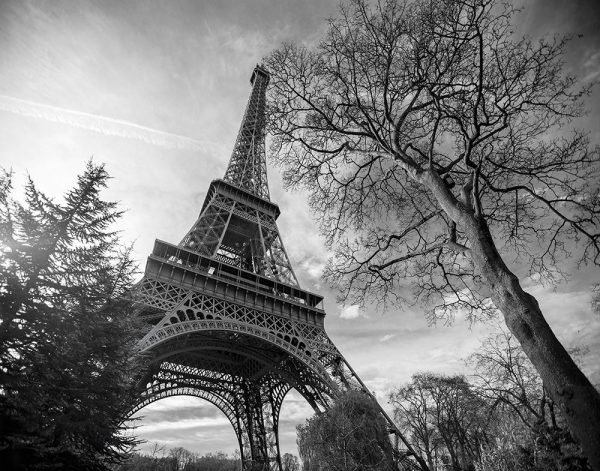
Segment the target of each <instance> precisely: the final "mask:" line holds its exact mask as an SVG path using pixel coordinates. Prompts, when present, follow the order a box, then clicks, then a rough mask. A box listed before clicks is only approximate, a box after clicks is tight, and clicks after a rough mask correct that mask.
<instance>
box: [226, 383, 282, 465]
mask: <svg viewBox="0 0 600 471" xmlns="http://www.w3.org/2000/svg"><path fill="white" fill-rule="evenodd" d="M289 389H290V386H289V385H288V384H286V383H284V382H282V381H279V380H276V379H273V378H271V377H263V378H261V381H260V382H249V381H245V382H244V384H243V386H242V390H243V401H244V403H243V407H242V411H241V412H242V414H243V418H244V422H245V425H246V426H245V427H244V428H243V429H242V428H240V430H246V431H247V435H248V436H247V438H246V437H241V438H240V437H239V438H238V440H239V441H240V442H241V443H242V442H243V443H248V444H249V448H250V449H249V450H248V451H249V452H248V451H246V450H242V456H243V458H242V463H243V470H244V471H281V469H282V467H281V452H280V447H279V433H278V432H279V430H278V425H279V412H280V410H281V404H282V403H283V398H284V397H285V394H286V393H287V392H288V391H289Z"/></svg>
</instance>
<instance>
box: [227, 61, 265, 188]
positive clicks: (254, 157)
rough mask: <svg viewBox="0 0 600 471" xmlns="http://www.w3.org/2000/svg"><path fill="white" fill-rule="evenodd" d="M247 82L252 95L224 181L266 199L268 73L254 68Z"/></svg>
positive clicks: (259, 68) (257, 67) (258, 67)
mask: <svg viewBox="0 0 600 471" xmlns="http://www.w3.org/2000/svg"><path fill="white" fill-rule="evenodd" d="M250 83H251V84H252V93H251V94H250V99H249V100H248V105H247V106H246V111H245V113H244V118H243V119H242V125H241V126H240V130H239V132H238V136H237V139H236V141H235V146H234V148H233V153H232V154H231V159H230V160H229V165H228V166H227V171H226V172H225V177H224V178H223V180H225V181H226V182H229V183H231V184H233V185H235V186H238V187H240V188H243V189H244V190H246V191H249V192H250V193H253V194H255V195H257V196H260V197H261V198H264V199H267V200H268V199H269V185H268V183H267V163H266V156H265V121H266V92H267V84H268V83H269V73H268V72H267V70H266V69H264V68H263V67H261V66H260V65H257V66H256V67H255V68H254V71H253V72H252V76H251V78H250Z"/></svg>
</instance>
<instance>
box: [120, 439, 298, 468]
mask: <svg viewBox="0 0 600 471" xmlns="http://www.w3.org/2000/svg"><path fill="white" fill-rule="evenodd" d="M158 455H160V456H158ZM281 458H282V467H283V469H282V471H299V470H300V463H299V461H298V457H297V456H294V455H292V454H291V453H285V454H284V455H283V456H282V457H281ZM241 470H242V461H241V459H240V455H239V452H238V451H237V450H236V452H235V453H234V454H233V456H231V457H230V456H229V455H227V454H226V453H223V452H216V453H208V454H206V455H200V454H199V453H194V452H191V451H189V450H186V449H185V448H182V447H177V448H171V449H169V450H168V451H165V449H164V447H160V446H158V445H155V446H154V448H153V450H152V451H151V453H150V454H149V455H144V454H140V453H133V454H132V455H131V456H130V457H129V459H128V460H127V461H126V462H125V463H122V464H121V465H119V466H118V467H115V471H241Z"/></svg>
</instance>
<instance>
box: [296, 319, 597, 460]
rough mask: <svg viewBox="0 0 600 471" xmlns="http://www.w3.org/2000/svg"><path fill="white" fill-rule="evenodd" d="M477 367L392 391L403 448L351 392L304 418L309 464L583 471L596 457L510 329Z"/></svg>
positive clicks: (486, 346)
mask: <svg viewBox="0 0 600 471" xmlns="http://www.w3.org/2000/svg"><path fill="white" fill-rule="evenodd" d="M467 363H468V364H469V365H470V366H471V367H472V368H473V371H474V374H473V375H472V376H471V377H469V378H467V377H465V376H461V375H456V376H445V375H439V374H433V373H420V374H416V375H414V376H413V377H412V381H411V382H410V383H408V384H406V385H404V386H402V387H400V388H398V389H396V390H395V391H393V392H392V393H391V394H390V395H389V401H390V403H391V404H392V405H393V411H394V421H395V424H396V425H397V427H398V431H399V436H398V440H397V446H396V447H395V450H392V447H391V445H390V441H389V438H388V432H389V430H388V429H387V427H386V424H385V422H384V420H383V417H382V416H381V414H380V413H379V412H378V409H377V406H376V404H374V402H372V400H371V399H370V397H369V396H367V395H366V394H364V393H362V392H358V391H352V392H349V393H346V394H345V395H343V396H342V397H341V398H340V399H339V400H338V401H337V402H336V404H335V405H334V406H333V407H332V408H331V409H330V410H329V411H327V412H324V413H322V414H320V415H317V416H315V417H313V418H311V419H309V420H308V421H307V422H306V424H304V425H300V426H299V427H298V447H299V452H300V456H301V458H302V460H303V470H304V471H325V470H335V471H358V470H381V471H383V470H386V471H387V470H399V469H401V470H418V471H442V470H453V471H566V470H572V471H583V470H590V469H591V468H590V467H589V465H588V464H587V459H586V458H585V457H584V456H583V455H582V452H581V449H580V447H579V446H578V445H577V444H576V443H575V441H574V440H573V438H572V436H571V434H570V433H569V431H568V429H567V427H566V424H565V420H564V417H563V416H562V414H561V413H560V412H559V410H558V408H557V407H556V406H555V404H554V402H553V401H552V399H551V398H550V397H549V396H548V394H547V392H546V391H545V389H544V387H543V384H542V382H541V380H540V378H539V376H538V375H537V373H536V372H535V369H534V368H533V366H532V365H531V363H530V362H529V360H528V359H527V357H526V356H525V354H524V352H523V350H522V349H521V348H520V346H519V345H518V343H517V342H516V341H515V339H514V338H513V337H512V335H511V334H509V333H508V332H506V331H500V332H499V333H496V334H494V335H491V336H490V337H488V338H486V339H485V340H484V341H483V342H482V345H481V347H480V348H479V349H478V351H477V352H476V353H474V354H473V355H471V356H470V357H469V358H468V359H467Z"/></svg>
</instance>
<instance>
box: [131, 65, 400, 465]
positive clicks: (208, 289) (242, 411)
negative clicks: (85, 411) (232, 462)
mask: <svg viewBox="0 0 600 471" xmlns="http://www.w3.org/2000/svg"><path fill="white" fill-rule="evenodd" d="M268 82H269V74H268V72H267V71H266V70H265V69H264V68H262V67H260V66H257V67H256V68H255V69H254V71H253V73H252V77H251V80H250V83H251V85H252V92H251V95H250V99H249V101H248V105H247V107H246V111H245V114H244V118H243V120H242V125H241V127H240V130H239V133H238V136H237V139H236V142H235V146H234V149H233V153H232V155H231V159H230V161H229V165H228V167H227V171H226V172H225V176H224V178H223V179H218V180H214V181H212V182H211V184H210V186H209V189H208V192H207V195H206V199H205V201H204V204H203V206H202V210H201V211H200V215H199V217H198V219H197V221H196V222H195V223H194V225H193V226H192V228H191V229H190V230H189V232H188V233H187V234H186V235H185V237H184V238H183V240H182V241H181V242H180V243H179V244H170V243H168V242H163V241H161V240H157V241H156V242H155V244H154V249H153V251H152V254H151V255H150V256H149V257H148V262H147V265H146V270H145V274H144V277H143V279H142V280H141V281H140V282H139V284H138V285H137V286H136V289H135V294H134V297H135V300H136V302H137V303H138V307H139V313H140V314H139V315H140V316H141V317H142V318H143V319H144V320H145V321H146V322H147V323H148V326H149V331H148V332H147V333H146V335H145V336H144V337H143V339H142V340H141V341H140V349H141V351H142V352H144V353H145V354H146V355H147V356H148V357H149V358H150V359H151V363H152V366H151V368H150V372H149V375H148V377H147V378H146V379H145V380H144V381H143V385H142V386H141V388H140V389H141V391H140V396H139V397H140V401H139V404H138V405H137V407H136V408H135V410H133V411H132V414H133V413H135V412H136V411H138V410H139V409H141V408H142V407H144V406H146V405H148V404H150V403H152V402H154V401H156V400H159V399H162V398H165V397H169V396H175V395H189V396H196V397H200V398H203V399H205V400H207V401H209V402H211V403H212V404H214V405H215V406H217V407H218V408H219V409H220V410H221V411H222V412H223V413H224V414H225V416H226V417H227V418H228V419H229V421H230V422H231V425H232V426H233V429H234V431H235V433H236V435H237V439H238V442H239V447H240V452H241V458H242V463H243V469H244V470H253V471H254V470H277V471H279V470H281V457H280V450H279V438H278V420H279V412H280V408H281V404H282V402H283V399H284V397H285V395H286V394H287V392H288V391H289V390H290V389H292V388H294V389H296V391H298V393H300V394H301V395H302V396H303V397H304V398H305V399H306V400H307V401H308V403H309V404H310V405H311V406H312V407H313V409H314V410H315V411H323V410H325V409H327V408H328V407H329V405H330V404H331V401H332V400H333V399H335V397H336V396H337V395H338V394H339V393H340V391H343V390H347V389H359V390H364V391H365V392H367V393H368V390H367V388H366V387H365V385H364V384H363V383H362V381H361V380H360V378H359V377H358V376H357V375H356V373H355V372H354V370H353V369H352V368H351V367H350V365H349V364H348V362H347V361H346V360H345V359H344V357H343V356H342V354H341V353H340V352H339V351H338V349H337V348H336V347H335V345H334V344H333V342H332V341H331V340H330V339H329V337H328V336H327V333H326V332H325V327H324V319H325V312H324V311H323V304H322V301H323V298H322V297H321V296H319V295H318V294H314V293H311V292H309V291H306V290H303V289H302V288H300V286H299V284H298V279H297V278H296V275H295V274H294V270H293V268H292V265H291V264H290V261H289V258H288V256H287V253H286V251H285V248H284V245H283V241H282V239H281V236H280V234H279V230H278V228H277V223H276V220H277V218H278V216H279V214H280V210H279V207H278V206H277V205H276V204H275V203H273V202H271V200H270V198H269V187H268V183H267V170H266V158H265V120H266V105H265V96H266V89H267V84H268ZM386 418H387V416H386ZM387 419H388V421H389V418H387ZM389 422H390V424H391V421H389Z"/></svg>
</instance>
